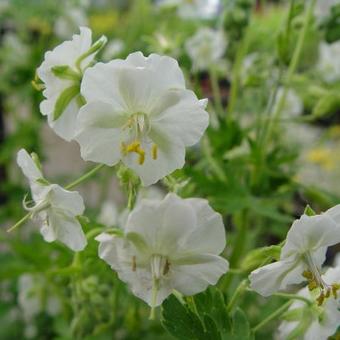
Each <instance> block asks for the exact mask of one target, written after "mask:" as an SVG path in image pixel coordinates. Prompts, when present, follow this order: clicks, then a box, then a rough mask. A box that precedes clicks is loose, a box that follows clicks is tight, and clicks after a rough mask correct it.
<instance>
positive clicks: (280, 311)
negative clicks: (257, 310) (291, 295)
mask: <svg viewBox="0 0 340 340" xmlns="http://www.w3.org/2000/svg"><path fill="white" fill-rule="evenodd" d="M292 303H293V301H288V302H286V303H285V304H284V305H282V306H281V307H280V308H279V309H277V310H276V311H275V312H274V313H272V314H270V315H269V316H268V317H266V318H265V319H264V320H262V321H261V322H260V323H259V324H257V325H256V326H255V327H253V329H252V331H253V332H254V333H256V332H257V331H258V330H260V329H261V328H263V327H264V326H265V325H267V324H268V323H269V322H271V321H272V320H275V319H277V318H278V317H279V316H280V315H282V314H283V313H284V312H285V311H286V310H287V309H288V308H289V307H290V305H291V304H292Z"/></svg>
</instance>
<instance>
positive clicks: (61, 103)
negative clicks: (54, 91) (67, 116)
mask: <svg viewBox="0 0 340 340" xmlns="http://www.w3.org/2000/svg"><path fill="white" fill-rule="evenodd" d="M79 92H80V86H79V85H78V84H77V85H72V86H70V87H68V88H67V89H65V90H64V91H63V92H62V93H61V95H60V96H59V98H58V99H57V101H56V103H55V108H54V112H53V121H55V120H57V119H58V118H59V117H60V116H61V115H62V114H63V112H64V111H65V109H66V108H67V106H68V105H69V104H70V102H71V100H72V99H73V98H75V97H76V96H77V95H79Z"/></svg>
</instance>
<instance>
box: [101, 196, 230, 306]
mask: <svg viewBox="0 0 340 340" xmlns="http://www.w3.org/2000/svg"><path fill="white" fill-rule="evenodd" d="M97 240H98V241H99V242H100V246H99V257H100V258H102V259H103V260H104V261H106V262H107V263H108V264H109V265H110V266H111V268H112V269H113V270H116V271H117V273H118V276H119V277H120V279H121V280H123V281H124V282H126V283H128V285H129V286H130V288H131V290H132V292H133V293H134V294H135V295H136V296H138V297H139V298H141V299H143V300H144V301H145V302H147V303H148V304H149V305H150V306H152V307H155V306H158V305H160V304H161V303H162V302H163V300H164V299H165V298H166V297H167V296H169V295H170V294H171V292H172V291H173V289H176V290H177V291H179V292H181V293H182V294H184V295H194V294H197V293H199V292H201V291H203V290H205V289H206V288H207V286H208V285H214V284H216V282H217V281H218V279H219V278H220V277H221V275H223V274H224V273H225V272H226V271H227V270H228V262H227V261H226V260H225V259H224V258H222V257H220V256H218V254H220V253H221V252H222V251H223V249H224V247H225V243H226V241H225V231H224V226H223V222H222V218H221V216H220V215H219V214H218V213H216V212H215V211H214V210H212V208H211V207H210V206H209V204H208V202H207V201H206V200H203V199H197V198H191V199H181V198H179V197H178V196H176V195H175V194H168V195H167V196H166V197H165V198H164V199H163V200H162V201H158V200H147V199H145V200H143V201H142V202H141V203H140V204H139V205H138V206H137V207H136V208H135V209H134V210H133V211H132V212H131V214H130V215H129V217H128V220H127V224H126V226H125V229H124V236H120V235H116V236H113V235H109V234H101V235H99V236H98V237H97Z"/></svg>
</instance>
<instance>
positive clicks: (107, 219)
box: [98, 201, 118, 227]
mask: <svg viewBox="0 0 340 340" xmlns="http://www.w3.org/2000/svg"><path fill="white" fill-rule="evenodd" d="M98 222H99V223H102V224H104V225H106V226H109V227H112V226H116V225H117V222H118V209H117V206H116V204H115V202H113V201H105V202H104V203H103V204H102V207H101V210H100V213H99V216H98Z"/></svg>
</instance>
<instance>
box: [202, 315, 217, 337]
mask: <svg viewBox="0 0 340 340" xmlns="http://www.w3.org/2000/svg"><path fill="white" fill-rule="evenodd" d="M204 325H205V334H204V336H203V337H202V340H220V339H221V336H220V334H219V332H218V329H217V326H216V323H215V321H214V320H213V319H212V318H211V317H210V316H209V315H205V316H204Z"/></svg>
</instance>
